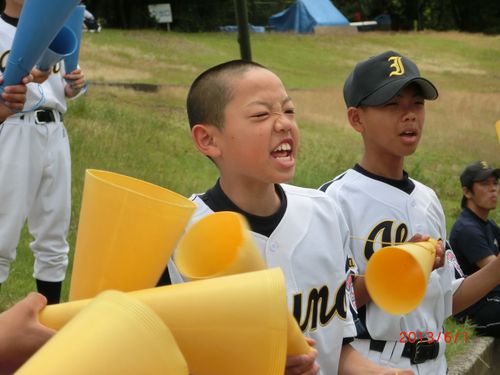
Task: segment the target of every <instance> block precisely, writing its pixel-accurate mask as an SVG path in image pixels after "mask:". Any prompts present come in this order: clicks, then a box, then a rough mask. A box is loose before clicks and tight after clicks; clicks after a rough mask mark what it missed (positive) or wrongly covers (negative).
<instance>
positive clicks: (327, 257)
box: [169, 185, 356, 375]
mask: <svg viewBox="0 0 500 375" xmlns="http://www.w3.org/2000/svg"><path fill="white" fill-rule="evenodd" d="M281 186H282V187H283V189H284V191H285V194H286V200H287V206H286V211H285V213H284V215H283V217H282V219H281V221H280V222H279V224H278V226H277V227H276V229H275V230H274V231H273V232H272V233H271V235H270V236H269V237H267V236H264V235H262V234H259V233H255V232H252V235H253V238H254V240H255V243H256V245H257V247H258V249H259V250H260V251H261V255H262V257H263V258H264V260H265V261H266V263H267V265H268V266H269V267H280V268H281V269H282V270H283V273H284V275H285V280H286V287H287V300H288V305H289V309H290V311H292V312H293V314H294V316H295V318H296V319H297V321H298V322H299V325H300V327H301V329H302V330H303V332H304V334H305V335H306V336H309V337H312V338H314V339H315V340H316V342H317V343H316V349H317V350H318V352H319V356H318V360H317V362H318V363H319V365H320V366H321V374H323V375H333V374H336V373H337V369H338V362H339V356H340V349H341V346H342V343H343V339H344V337H346V338H349V337H354V336H355V335H356V327H355V324H354V321H353V316H352V314H351V301H352V298H351V291H352V288H351V286H350V281H351V279H350V271H348V272H346V264H347V263H346V262H347V256H348V254H349V253H348V249H347V245H348V240H349V233H348V230H347V226H346V223H345V221H344V219H343V217H342V215H340V214H339V215H336V214H335V213H338V212H339V211H338V207H337V206H336V204H335V203H334V202H333V201H332V200H331V199H329V198H328V197H327V196H326V195H325V194H323V193H322V192H320V191H317V190H312V189H305V188H299V187H295V186H291V185H281ZM191 199H192V200H193V201H194V202H195V203H196V204H197V210H196V212H195V214H194V215H193V218H192V219H191V223H190V225H192V224H193V223H194V222H196V221H198V220H200V219H201V218H202V217H204V216H206V215H208V214H210V213H213V212H214V211H213V210H212V209H211V208H210V207H208V206H207V204H206V203H205V202H204V201H203V200H202V199H201V198H200V197H199V196H198V195H193V196H192V197H191ZM332 213H334V214H332ZM169 271H170V276H171V279H172V282H173V283H178V282H182V281H183V280H182V277H181V276H180V275H179V273H178V271H177V269H176V268H175V265H173V263H172V262H171V263H170V264H169ZM346 280H349V281H347V287H346Z"/></svg>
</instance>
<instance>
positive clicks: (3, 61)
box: [0, 50, 10, 73]
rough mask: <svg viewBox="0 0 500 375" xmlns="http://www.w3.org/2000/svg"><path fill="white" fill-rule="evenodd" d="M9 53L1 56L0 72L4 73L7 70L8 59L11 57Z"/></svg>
mask: <svg viewBox="0 0 500 375" xmlns="http://www.w3.org/2000/svg"><path fill="white" fill-rule="evenodd" d="M9 53H10V50H9V51H5V52H4V53H2V56H0V71H1V72H2V73H3V72H5V68H6V67H7V57H9Z"/></svg>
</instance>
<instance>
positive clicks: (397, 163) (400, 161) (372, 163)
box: [359, 153, 404, 180]
mask: <svg viewBox="0 0 500 375" xmlns="http://www.w3.org/2000/svg"><path fill="white" fill-rule="evenodd" d="M359 165H360V166H361V167H362V168H363V169H365V170H367V171H368V172H370V173H373V174H375V175H377V176H381V177H385V178H390V179H391V180H401V179H403V169H404V158H393V157H387V158H382V157H379V158H373V157H371V156H368V155H367V154H366V153H365V154H364V155H363V158H362V159H361V161H360V162H359Z"/></svg>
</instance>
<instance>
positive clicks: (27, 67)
mask: <svg viewBox="0 0 500 375" xmlns="http://www.w3.org/2000/svg"><path fill="white" fill-rule="evenodd" d="M78 3H79V1H78V0H52V1H45V0H29V1H28V0H26V1H25V2H24V5H23V8H22V10H21V14H20V16H19V22H18V24H17V28H16V34H15V36H14V40H13V42H12V48H11V50H10V53H9V57H8V59H7V64H6V66H5V71H4V82H3V84H2V86H0V92H1V91H3V90H4V88H5V86H9V85H16V84H19V83H20V82H21V81H22V77H25V76H26V75H28V74H29V73H30V72H31V69H32V68H33V66H35V64H36V63H37V61H39V60H40V57H41V56H42V55H43V53H44V51H45V50H46V49H47V47H48V46H49V45H50V44H51V43H52V42H53V41H54V38H55V37H56V35H57V34H58V32H59V31H60V30H61V27H62V25H64V22H65V21H66V19H67V18H68V17H69V15H70V14H71V13H72V12H73V10H74V9H75V7H76V6H77V5H78ZM73 36H74V35H73ZM75 39H76V38H75Z"/></svg>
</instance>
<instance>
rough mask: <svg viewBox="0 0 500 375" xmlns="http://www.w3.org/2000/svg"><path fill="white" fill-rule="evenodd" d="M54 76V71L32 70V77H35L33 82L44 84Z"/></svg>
mask: <svg viewBox="0 0 500 375" xmlns="http://www.w3.org/2000/svg"><path fill="white" fill-rule="evenodd" d="M51 74H52V69H49V70H38V69H37V68H33V69H31V75H32V76H33V82H35V83H38V84H42V83H44V82H45V81H46V80H47V78H49V77H50V75H51Z"/></svg>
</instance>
